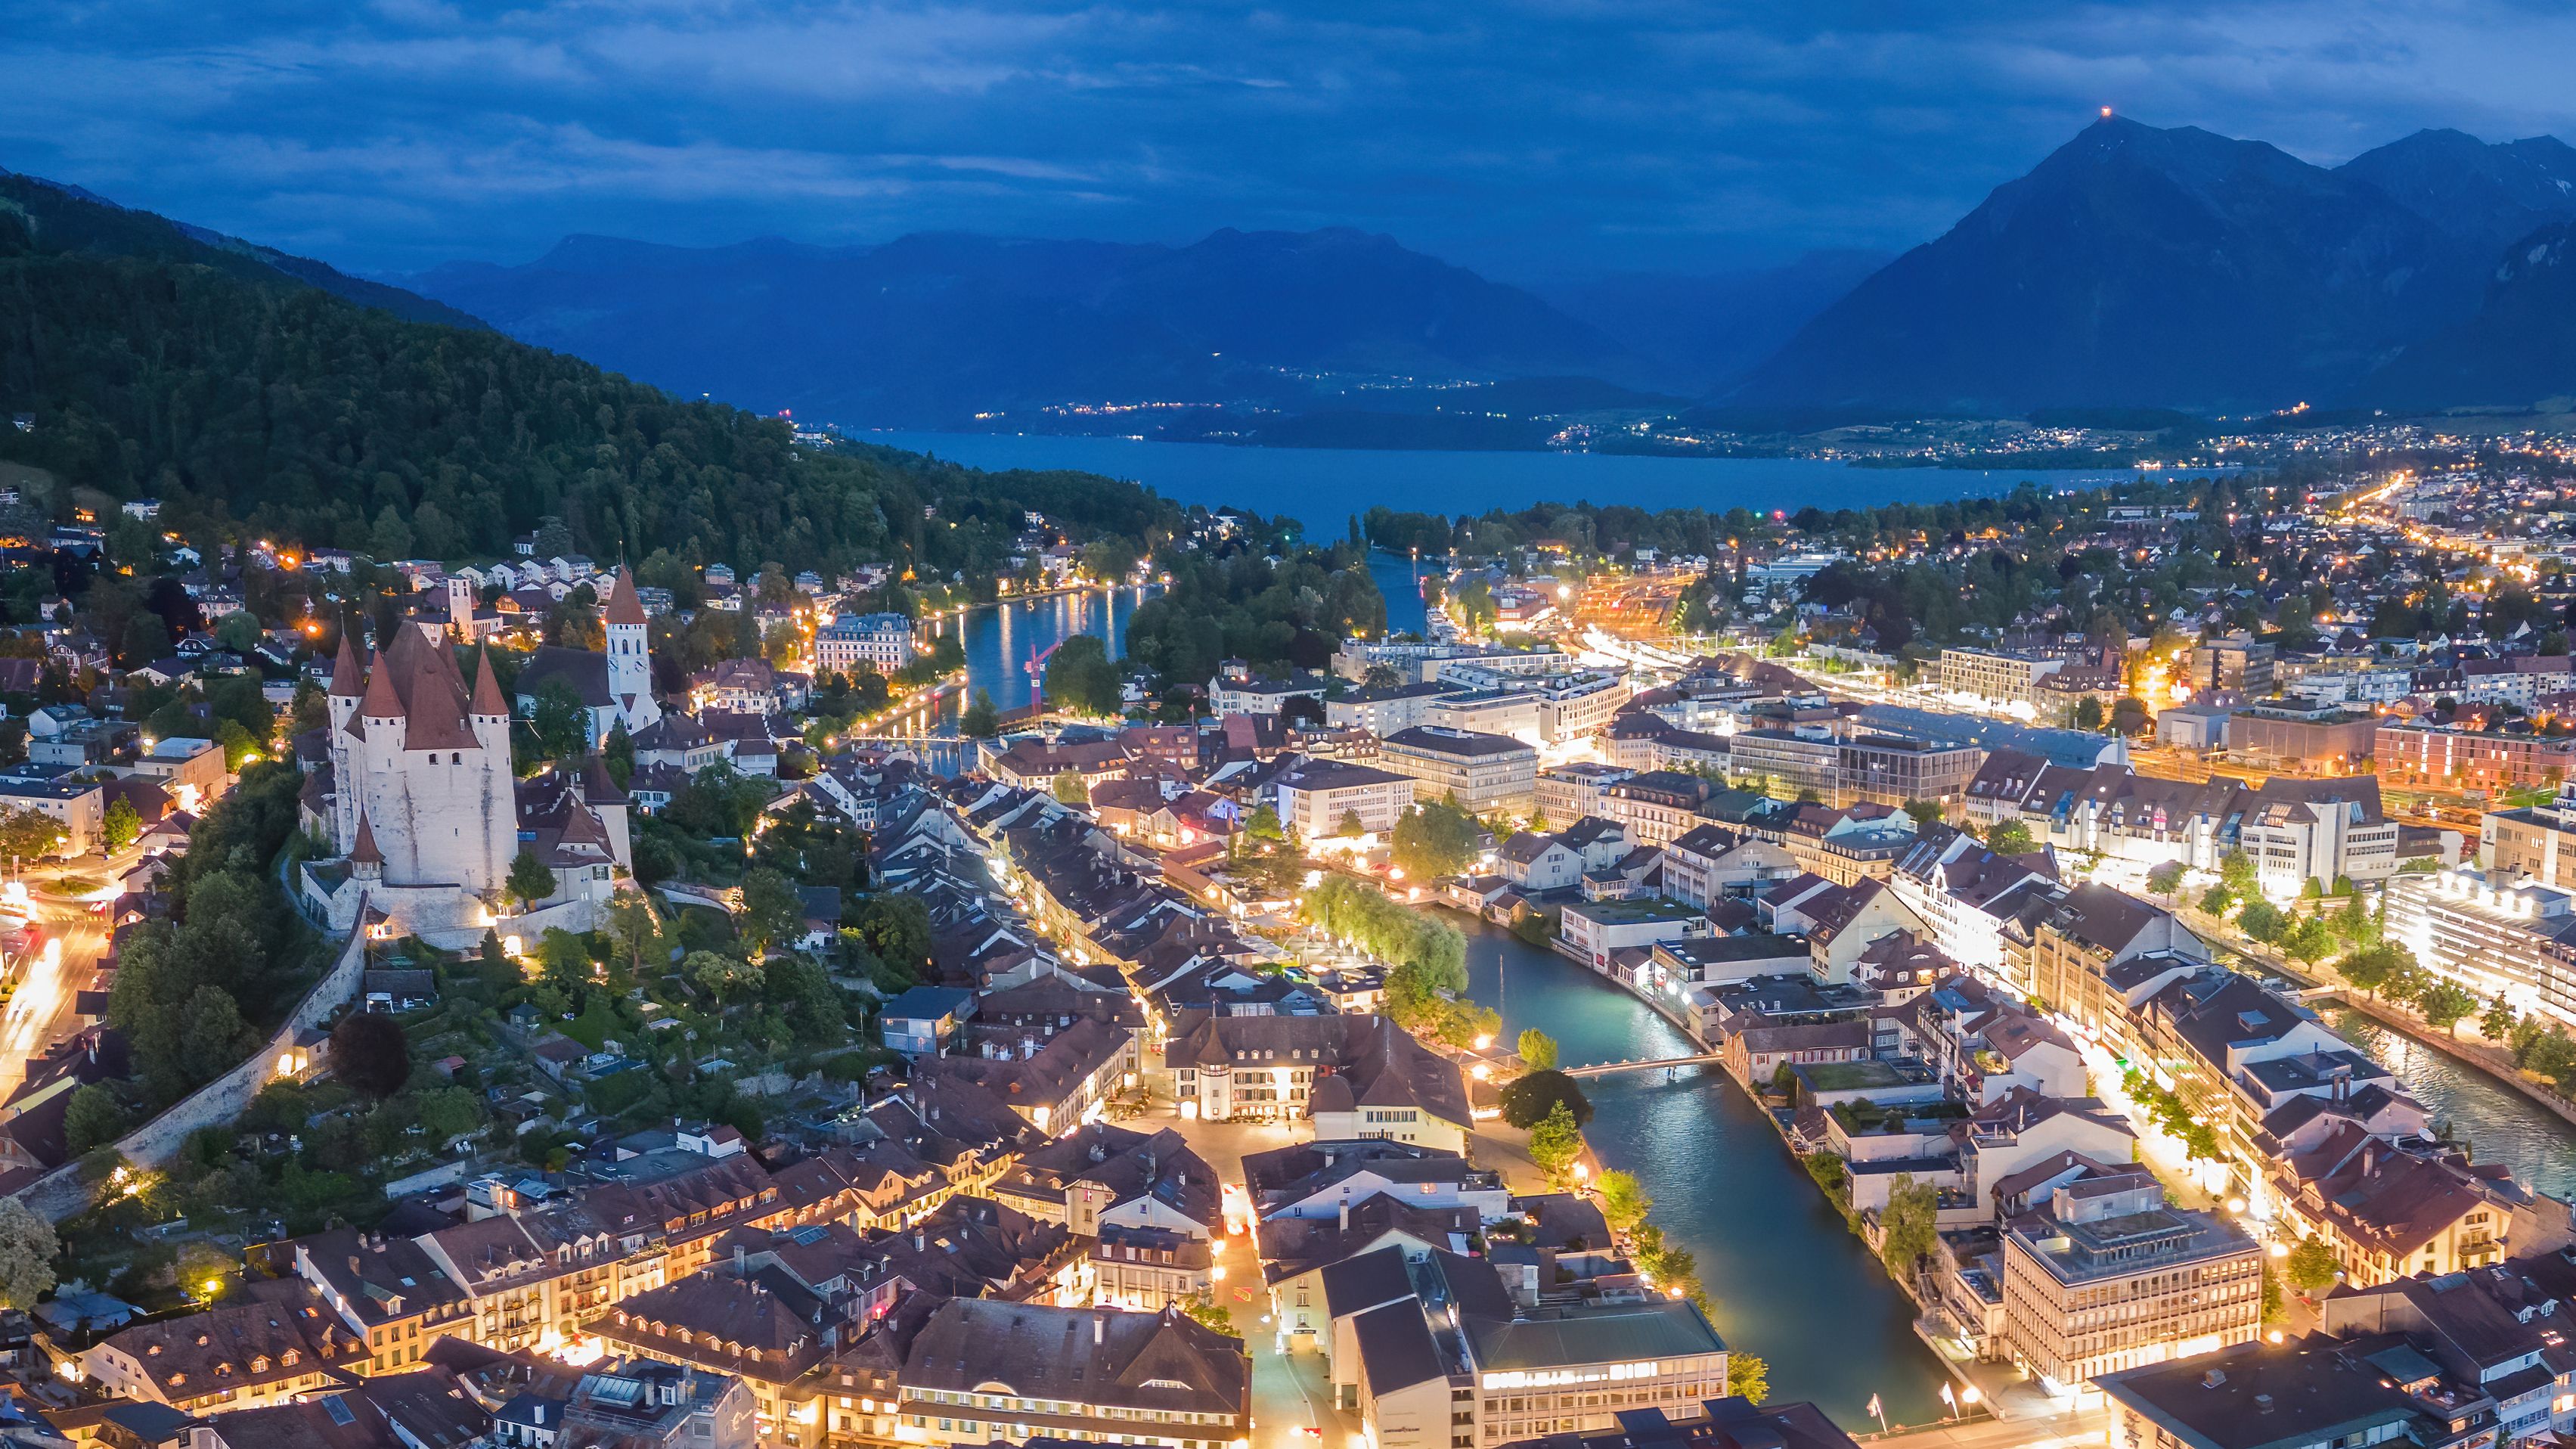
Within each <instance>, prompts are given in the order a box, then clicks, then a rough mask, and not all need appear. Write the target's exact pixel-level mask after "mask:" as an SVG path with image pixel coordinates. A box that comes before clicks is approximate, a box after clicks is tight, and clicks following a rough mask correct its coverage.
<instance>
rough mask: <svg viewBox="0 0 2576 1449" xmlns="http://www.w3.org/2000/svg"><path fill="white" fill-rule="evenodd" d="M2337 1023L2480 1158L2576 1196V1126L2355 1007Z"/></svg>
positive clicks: (2556, 1193)
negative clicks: (2384, 1024)
mask: <svg viewBox="0 0 2576 1449" xmlns="http://www.w3.org/2000/svg"><path fill="white" fill-rule="evenodd" d="M2332 1021H2333V1025H2334V1029H2335V1030H2336V1031H2337V1032H2339V1033H2341V1034H2342V1036H2343V1038H2344V1040H2346V1041H2348V1042H2351V1043H2352V1044H2353V1045H2354V1046H2356V1047H2359V1048H2360V1049H2361V1050H2362V1051H2363V1052H2364V1053H2366V1054H2367V1055H2368V1056H2369V1057H2370V1058H2371V1060H2373V1061H2375V1062H2378V1063H2379V1064H2380V1065H2381V1066H2384V1067H2386V1068H2388V1069H2389V1070H2390V1071H2392V1072H2395V1073H2396V1074H2397V1075H2398V1077H2399V1078H2401V1079H2402V1080H2403V1081H2404V1082H2405V1083H2406V1086H2407V1089H2408V1090H2409V1091H2410V1092H2412V1093H2413V1094H2414V1097H2415V1100H2416V1101H2419V1102H2421V1103H2423V1104H2424V1107H2425V1110H2426V1111H2428V1112H2430V1113H2431V1114H2432V1116H2433V1120H2434V1121H2435V1122H2437V1123H2439V1122H2447V1123H2449V1124H2450V1125H2451V1128H2452V1131H2453V1133H2454V1135H2455V1138H2456V1140H2458V1141H2459V1142H2460V1143H2461V1144H2462V1145H2464V1146H2466V1147H2468V1148H2469V1149H2470V1156H2471V1157H2472V1158H2473V1159H2474V1160H2475V1161H2478V1162H2501V1163H2503V1164H2504V1165H2505V1166H2507V1167H2510V1168H2512V1169H2513V1175H2514V1176H2515V1177H2517V1178H2519V1179H2521V1180H2522V1183H2523V1185H2524V1186H2526V1187H2532V1188H2537V1189H2539V1190H2540V1191H2542V1192H2545V1193H2548V1194H2549V1195H2550V1196H2552V1197H2568V1196H2571V1195H2576V1125H2571V1124H2570V1123H2569V1122H2568V1121H2567V1119H2566V1118H2564V1117H2561V1116H2559V1115H2558V1114H2557V1113H2555V1112H2551V1111H2549V1110H2547V1109H2545V1108H2543V1107H2541V1106H2540V1105H2539V1104H2538V1103H2536V1102H2533V1101H2532V1100H2531V1099H2529V1098H2527V1097H2525V1096H2523V1095H2522V1094H2521V1093H2520V1092H2517V1091H2515V1090H2514V1089H2513V1088H2511V1087H2508V1086H2505V1085H2504V1084H2503V1083H2501V1082H2498V1081H2496V1080H2495V1079H2494V1078H2492V1077H2490V1076H2488V1075H2487V1074H2486V1073H2484V1072H2482V1071H2479V1070H2478V1069H2477V1068H2475V1067H2472V1066H2470V1065H2468V1064H2467V1063H2466V1062H2463V1061H2460V1060H2459V1059H2458V1058H2456V1057H2452V1056H2449V1055H2446V1054H2445V1053H2442V1052H2439V1051H2435V1050H2434V1049H2433V1048H2431V1047H2428V1046H2425V1045H2423V1044H2422V1043H2420V1042H2417V1041H2416V1040H2414V1039H2413V1038H2412V1037H2409V1036H2407V1035H2406V1034H2405V1033H2403V1032H2397V1031H2391V1030H2389V1029H2388V1028H2387V1027H2384V1026H2382V1025H2380V1024H2379V1023H2378V1022H2376V1021H2373V1020H2371V1019H2370V1018H2369V1017H2368V1016H2365V1015H2363V1014H2362V1013H2360V1012H2358V1011H2354V1010H2352V1009H2351V1008H2349V1007H2346V1008H2344V1009H2342V1010H2339V1011H2336V1012H2334V1013H2333V1016H2332Z"/></svg>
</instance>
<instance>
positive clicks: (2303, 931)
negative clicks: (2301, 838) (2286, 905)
mask: <svg viewBox="0 0 2576 1449" xmlns="http://www.w3.org/2000/svg"><path fill="white" fill-rule="evenodd" d="M2246 909H2248V910H2251V909H2253V908H2252V907H2251V906H2248V907H2247V908H2246ZM2334 946H2335V933H2334V928H2333V927H2331V926H2329V925H2327V924H2326V923H2325V921H2324V920H2323V919H2322V918H2320V917H2317V916H2301V917H2300V918H2299V919H2298V920H2297V921H2296V922H2294V923H2293V924H2292V925H2291V926H2290V929H2289V930H2288V931H2287V932H2285V933H2284V934H2283V935H2282V937H2281V949H2282V950H2284V951H2287V952H2289V953H2290V955H2291V957H2292V958H2293V959H2295V960H2299V961H2305V962H2308V963H2309V964H2311V965H2313V964H2315V963H2316V962H2319V961H2322V960H2324V959H2326V958H2327V957H2328V956H2331V955H2333V954H2334ZM2470 1004H2471V1005H2475V1004H2476V1003H2475V1002H2474V1001H2472V1002H2471V1003H2470Z"/></svg>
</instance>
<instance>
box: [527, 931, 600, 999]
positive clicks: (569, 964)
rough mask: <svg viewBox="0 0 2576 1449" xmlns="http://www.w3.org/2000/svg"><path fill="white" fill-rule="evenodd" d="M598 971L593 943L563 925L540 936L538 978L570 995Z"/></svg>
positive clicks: (586, 984) (587, 982)
mask: <svg viewBox="0 0 2576 1449" xmlns="http://www.w3.org/2000/svg"><path fill="white" fill-rule="evenodd" d="M596 974H597V971H596V969H595V968H594V967H593V965H592V963H591V959H590V945H589V943H588V942H586V941H584V940H582V938H581V937H579V936H576V935H574V934H573V933H572V932H570V931H567V930H564V929H562V928H561V927H559V926H548V927H546V929H545V934H543V935H541V936H539V937H538V938H537V979H538V980H539V981H542V982H544V983H545V984H546V985H548V986H551V987H553V988H554V989H555V990H557V991H560V992H563V993H565V994H566V995H567V996H569V995H570V994H571V993H573V992H575V991H578V990H580V989H581V988H582V987H585V986H588V985H589V984H590V983H591V979H592V977H594V976H595V975H596Z"/></svg>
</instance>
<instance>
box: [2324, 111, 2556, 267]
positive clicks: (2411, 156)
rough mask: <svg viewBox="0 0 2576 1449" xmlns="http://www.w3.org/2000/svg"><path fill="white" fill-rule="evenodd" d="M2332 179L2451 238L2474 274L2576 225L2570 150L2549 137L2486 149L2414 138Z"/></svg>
mask: <svg viewBox="0 0 2576 1449" xmlns="http://www.w3.org/2000/svg"><path fill="white" fill-rule="evenodd" d="M2335 172H2336V174H2337V175H2340V176H2349V177H2351V178H2353V179H2354V180H2357V181H2367V182H2369V183H2370V184H2371V185H2373V186H2376V187H2378V188H2379V189H2380V190H2381V191H2383V192H2386V193H2387V194H2388V195H2389V196H2390V197H2391V198H2393V199H2394V200H2395V201H2396V202H2397V203H2398V204H2399V205H2401V206H2404V207H2406V208H2407V209H2408V210H2410V211H2412V212H2414V213H2415V214H2416V215H2418V216H2421V217H2423V218H2424V219H2425V220H2427V221H2429V222H2431V223H2433V224H2434V225H2435V226H2437V227H2440V228H2441V229H2442V230H2443V231H2445V232H2447V233H2449V234H2451V235H2452V236H2455V237H2458V238H2459V239H2460V240H2461V241H2462V242H2463V243H2464V244H2465V245H2466V246H2467V247H2468V248H2469V250H2470V251H2471V252H2472V253H2473V254H2474V256H2475V259H2476V261H2477V262H2478V263H2479V264H2480V266H2481V268H2483V266H2484V264H2486V263H2489V262H2492V261H2494V260H2495V259H2496V257H2497V256H2498V255H2500V254H2501V253H2502V252H2503V251H2504V249H2505V247H2506V246H2507V245H2509V244H2511V243H2513V242H2516V241H2519V240H2521V239H2522V238H2524V237H2526V236H2529V235H2530V234H2531V233H2533V232H2535V231H2538V230H2539V229H2540V228H2542V227H2544V226H2548V225H2550V224H2551V223H2553V222H2560V221H2566V220H2569V219H2571V218H2576V146H2569V145H2568V144H2567V143H2566V142H2564V141H2561V140H2559V139H2558V138H2557V137H2555V136H2534V137H2531V138H2529V139H2527V140H2521V141H2504V142H2499V143H2497V144H2495V145H2492V146H2491V145H2488V144H2487V143H2486V142H2484V141H2481V140H2479V139H2478V138H2477V137H2475V136H2472V135H2469V134H2468V133H2467V132H2465V131H2418V132H2416V133H2415V134H2414V135H2412V136H2409V137H2407V138H2406V139H2404V140H2402V141H2391V142H2389V143H2388V144H2387V145H2385V146H2382V147H2379V148H2378V149H2377V150H2374V151H2364V152H2363V153H2361V154H2360V155H2358V156H2355V157H2354V158H2352V159H2351V160H2350V161H2347V162H2345V163H2344V164H2343V165H2341V166H2339V167H2336V168H2335Z"/></svg>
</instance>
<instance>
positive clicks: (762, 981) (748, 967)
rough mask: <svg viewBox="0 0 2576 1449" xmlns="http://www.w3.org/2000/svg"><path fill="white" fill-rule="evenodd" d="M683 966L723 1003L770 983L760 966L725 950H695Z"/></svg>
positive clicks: (735, 1000)
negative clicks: (728, 953)
mask: <svg viewBox="0 0 2576 1449" xmlns="http://www.w3.org/2000/svg"><path fill="white" fill-rule="evenodd" d="M680 970H681V971H682V972H683V973H684V974H686V975H687V976H688V978H689V979H690V980H692V981H695V982H696V983H698V985H700V986H701V987H704V988H705V989H706V991H707V993H708V994H709V995H711V996H713V997H715V999H716V1002H717V1004H718V1005H722V1006H731V1005H732V1004H734V1003H735V1002H737V1001H740V1000H742V999H743V998H744V997H746V996H749V995H750V994H751V993H753V992H755V991H758V990H759V989H760V988H761V987H763V986H764V985H767V984H768V978H767V977H765V976H763V975H762V974H761V970H760V968H759V967H757V966H754V965H752V964H751V963H750V962H748V961H745V960H743V959H742V958H741V957H738V956H728V955H725V954H724V953H723V952H721V951H691V952H690V953H689V954H688V955H686V956H684V957H682V958H681V960H680Z"/></svg>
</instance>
